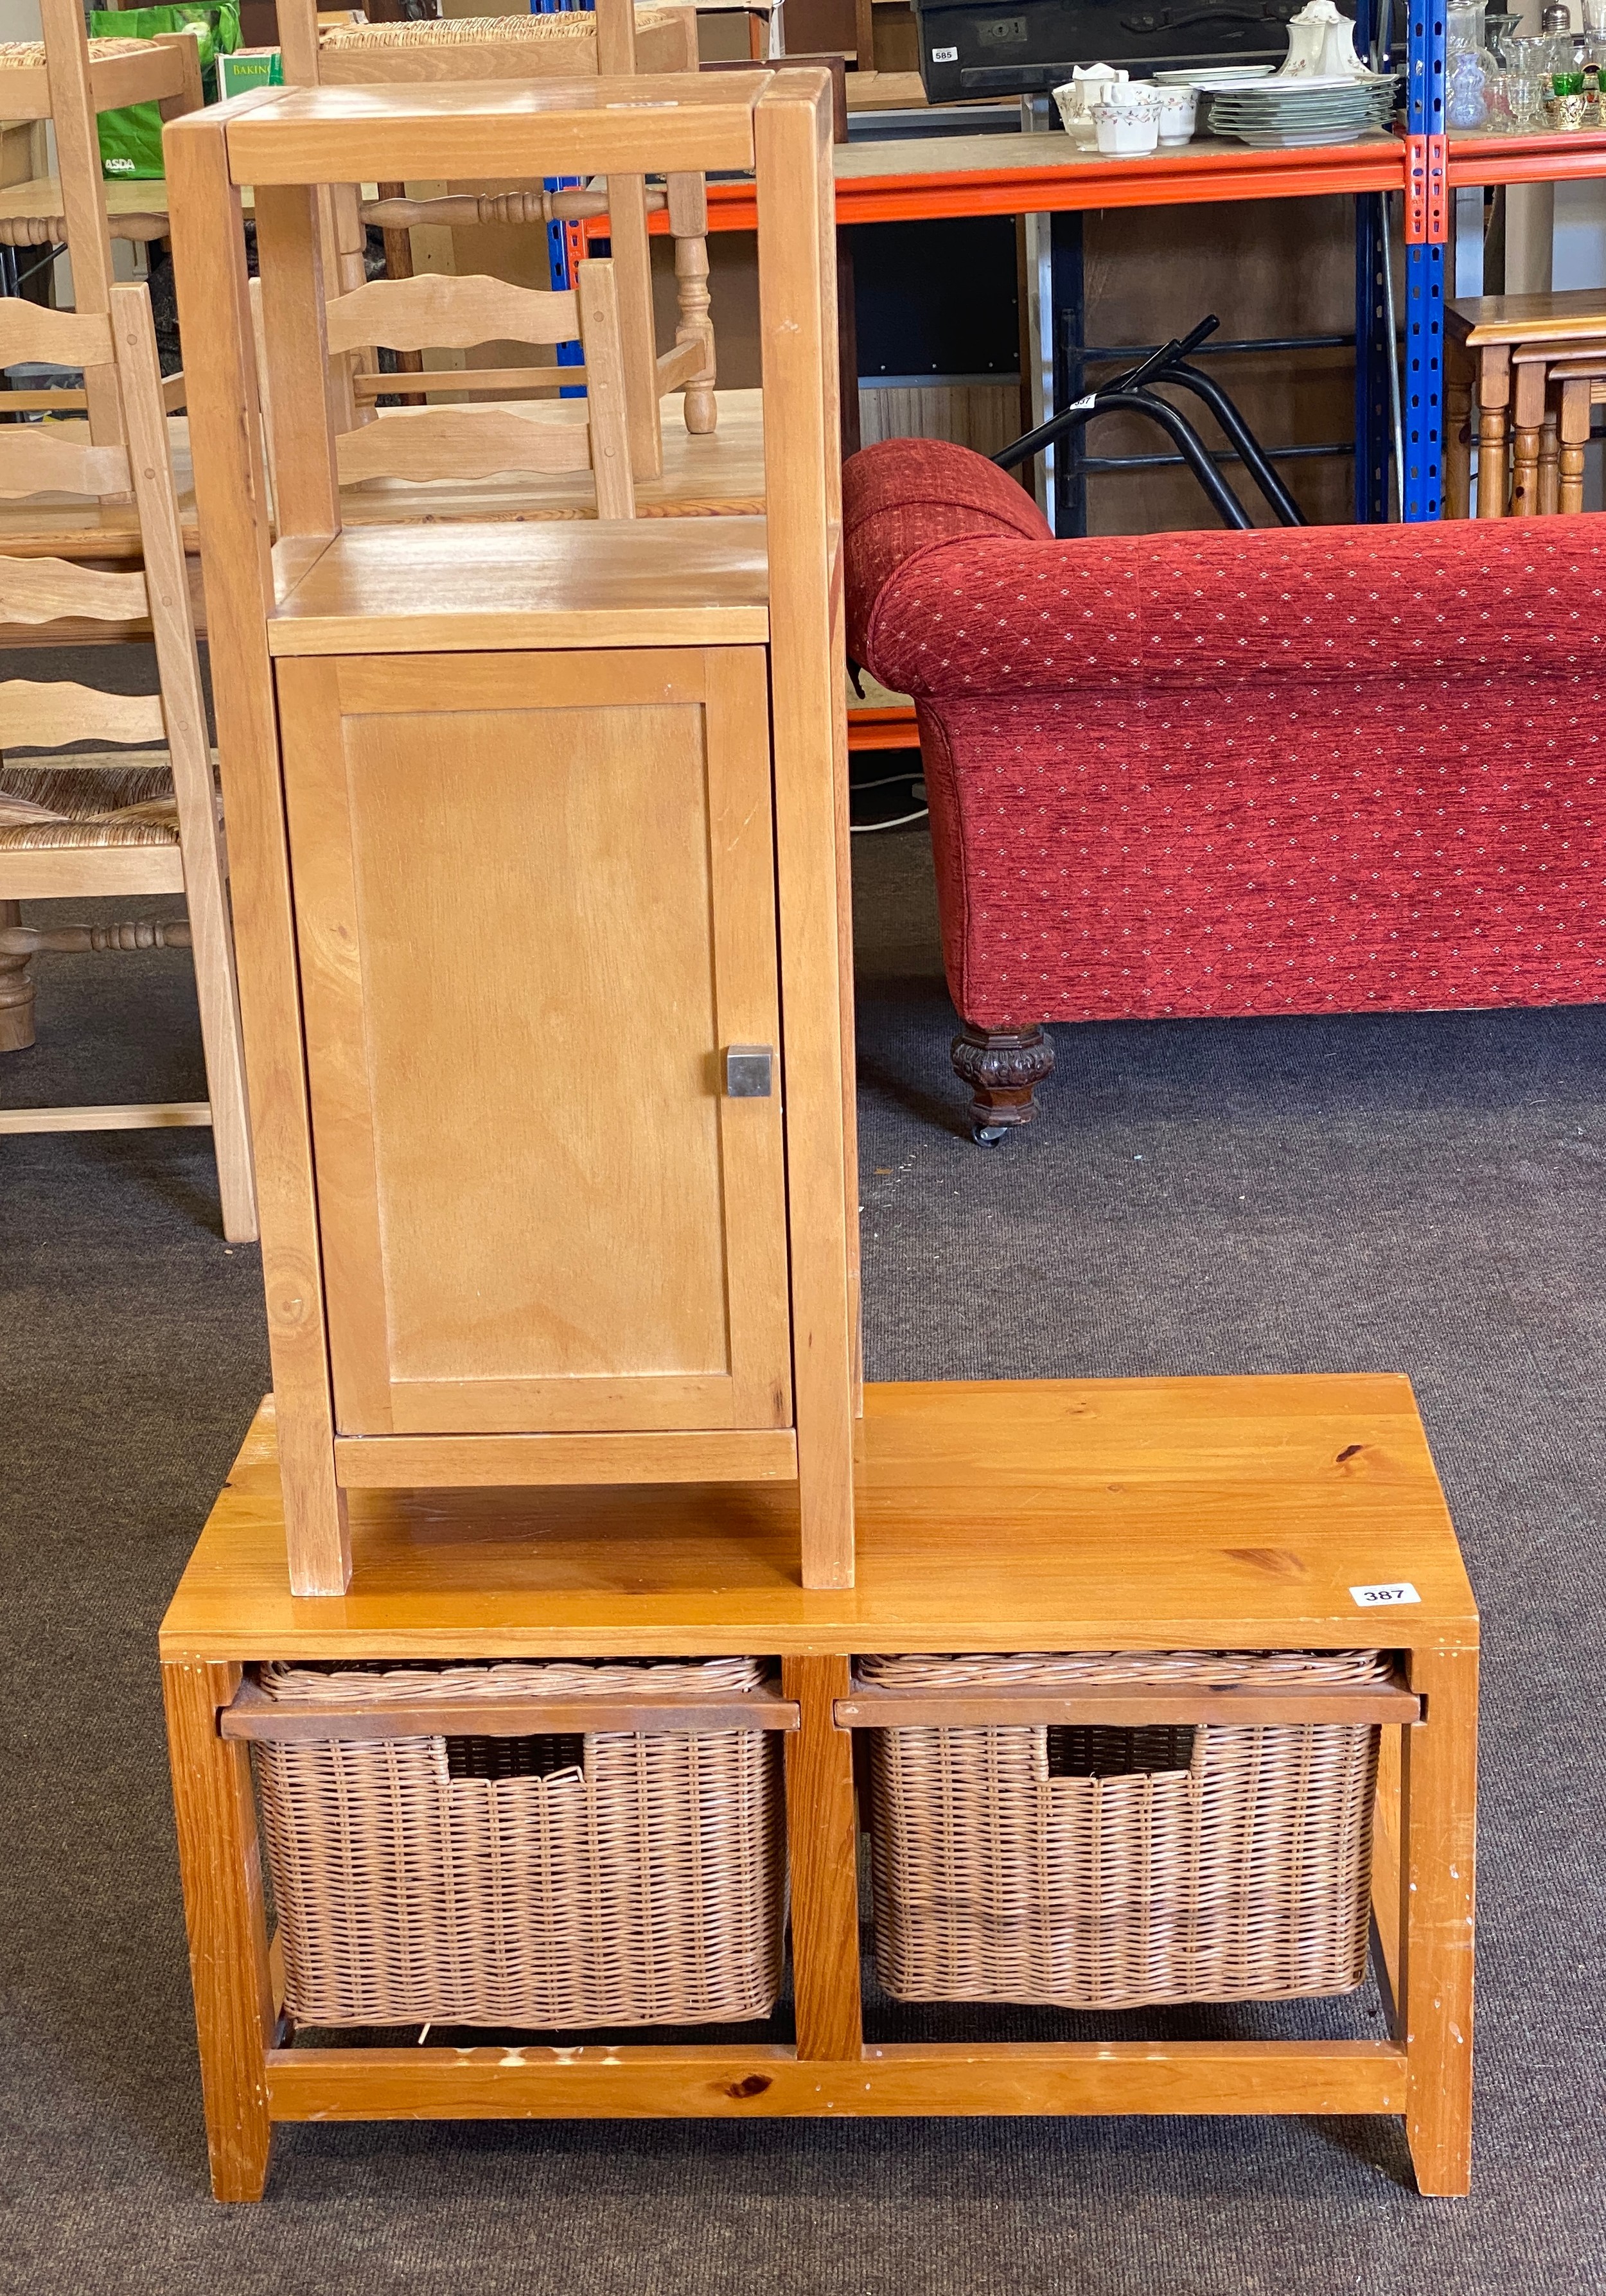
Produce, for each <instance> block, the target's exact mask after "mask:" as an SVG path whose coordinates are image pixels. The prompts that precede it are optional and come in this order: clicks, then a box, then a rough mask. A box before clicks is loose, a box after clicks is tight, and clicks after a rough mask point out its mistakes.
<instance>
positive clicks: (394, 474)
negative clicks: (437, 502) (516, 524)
mask: <svg viewBox="0 0 1606 2296" xmlns="http://www.w3.org/2000/svg"><path fill="white" fill-rule="evenodd" d="M537 412H538V410H535V409H531V410H529V411H528V412H526V411H524V410H523V409H521V408H518V407H514V406H424V407H398V408H396V409H395V410H394V411H393V412H391V413H390V414H382V415H381V416H380V418H379V420H378V422H367V423H365V424H364V425H363V427H362V429H361V430H344V431H342V433H341V435H340V437H339V439H337V440H336V442H335V460H336V463H337V466H338V468H339V471H340V482H341V484H342V486H343V487H346V486H357V485H359V484H360V483H361V481H362V480H365V479H403V480H417V481H419V482H420V483H422V482H423V481H424V480H428V479H494V478H500V477H502V476H503V475H504V474H505V473H513V472H515V471H584V470H589V467H590V463H591V445H590V439H589V433H588V430H587V429H586V427H585V426H584V425H583V424H581V423H572V424H560V423H556V422H539V421H537V420H532V419H531V417H532V416H533V415H534V414H536V413H537Z"/></svg>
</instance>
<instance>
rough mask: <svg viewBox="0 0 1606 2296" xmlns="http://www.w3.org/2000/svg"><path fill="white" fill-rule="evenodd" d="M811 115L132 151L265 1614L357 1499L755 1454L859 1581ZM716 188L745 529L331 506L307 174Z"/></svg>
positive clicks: (502, 121) (542, 118)
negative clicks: (172, 526)
mask: <svg viewBox="0 0 1606 2296" xmlns="http://www.w3.org/2000/svg"><path fill="white" fill-rule="evenodd" d="M828 88H829V83H828V80H827V79H826V78H825V77H824V75H823V74H820V73H818V72H795V73H786V74H781V75H771V74H767V73H762V72H755V73H754V74H751V75H730V76H721V77H720V78H718V79H717V80H711V81H698V80H697V79H696V78H666V79H664V80H663V81H661V82H660V81H652V80H643V79H634V80H630V81H628V82H613V81H597V82H588V83H558V84H556V85H554V86H548V87H543V86H539V85H537V86H522V85H510V84H507V83H503V84H499V85H498V86H494V87H493V86H486V87H482V88H478V87H472V86H452V87H449V88H436V87H432V86H421V87H417V88H410V89H408V88H404V89H396V90H391V89H319V90H304V91H294V92H288V93H282V92H279V91H264V92H260V93H259V94H255V95H252V96H250V97H244V98H241V99H239V100H238V101H237V102H235V103H233V104H229V105H226V106H223V107H221V108H220V109H219V110H218V111H215V112H209V113H207V114H206V115H205V116H204V117H202V118H198V119H194V120H192V121H187V122H185V123H184V125H183V127H181V128H180V129H177V130H176V131H175V133H174V134H173V135H172V136H171V137H170V139H169V183H170V185H171V190H172V200H173V217H174V237H175V243H176V252H177V273H178V282H179V293H180V302H181V311H182V315H183V323H184V326H185V343H186V349H187V350H188V351H189V352H190V357H189V360H188V365H189V369H190V372H191V374H192V399H191V404H192V407H193V409H194V414H193V417H192V423H193V431H194V462H195V481H196V492H197V497H198V504H199V510H200V518H201V533H202V554H203V562H204V568H205V576H206V585H207V595H208V603H209V614H210V628H211V633H212V660H213V664H214V679H215V683H216V685H217V700H218V741H219V750H220V755H221V760H222V770H223V775H224V782H225V793H226V805H227V809H228V816H229V821H230V829H231V842H232V845H233V849H234V850H233V862H234V877H235V889H236V904H237V911H238V914H237V926H238V934H239V942H240V970H241V993H242V1002H243V1006H244V1008H245V1022H246V1041H247V1054H248V1060H249V1065H250V1072H251V1097H252V1104H253V1111H254V1113H255V1120H256V1127H257V1148H258V1158H259V1174H260V1179H261V1189H262V1219H263V1235H264V1255H265V1267H266V1277H267V1288H268V1308H269V1323H270V1333H271V1339H272V1344H273V1352H274V1375H275V1385H276V1393H277V1398H278V1409H279V1415H280V1440H281V1448H282V1455H283V1458H284V1470H285V1483H284V1488H285V1500H286V1507H287V1513H288V1518H289V1551H290V1555H291V1570H292V1584H293V1586H294V1587H295V1589H296V1591H298V1592H301V1593H338V1592H339V1591H341V1590H342V1588H343V1587H344V1586H345V1585H346V1583H347V1580H348V1578H349V1575H350V1570H351V1568H352V1557H351V1554H350V1542H349V1538H348V1535H347V1530H346V1518H345V1504H344V1497H343V1494H344V1492H345V1491H346V1490H347V1489H349V1488H353V1487H369V1488H372V1487H375V1486H390V1487H409V1486H416V1487H424V1488H432V1487H450V1486H462V1485H468V1484H515V1485H517V1484H529V1485H532V1486H533V1485H539V1484H552V1483H575V1482H588V1483H602V1484H608V1483H613V1484H628V1483H654V1482H671V1481H690V1480H696V1481H701V1482H708V1481H717V1480H731V1481H737V1480H775V1479H780V1478H790V1477H795V1478H796V1479H797V1480H798V1483H799V1486H800V1492H799V1497H800V1514H801V1521H802V1526H803V1531H802V1553H801V1556H800V1568H801V1575H802V1578H803V1583H804V1584H806V1585H813V1586H841V1585H846V1584H850V1583H851V1580H852V1446H853V1417H854V1410H855V1386H856V1375H857V1374H856V1323H857V1299H856V1274H855V1246H854V1213H855V1202H856V1175H855V1170H854V1149H853V1137H852V1096H851V1090H850V1088H849V1079H850V1078H851V1070H852V1037H851V1021H850V1019H849V1008H848V1004H847V998H846V994H845V988H844V978H843V970H844V968H843V962H842V949H843V944H844V930H845V928H844V909H845V892H844V887H845V853H844V848H845V843H846V837H845V805H844V789H843V775H844V763H845V742H844V721H843V704H842V695H841V690H840V673H839V671H838V670H837V668H836V654H837V648H836V644H835V642H834V625H835V623H836V615H837V611H838V605H837V597H838V586H839V581H840V571H839V566H838V563H837V558H838V553H837V521H838V480H839V474H838V469H837V460H836V456H837V448H836V438H837V419H836V405H835V389H836V372H835V358H836V332H835V324H834V277H833V271H832V233H831V229H830V176H829V150H830V112H829V97H828ZM731 167H751V168H753V169H754V172H755V175H756V178H757V187H758V203H759V214H760V230H759V242H760V270H761V293H762V330H763V348H764V411H765V422H766V434H767V447H766V479H767V492H768V501H769V506H770V515H769V518H768V521H763V520H756V519H688V520H673V521H570V522H566V523H562V524H542V523H537V522H531V523H519V522H509V523H501V524H498V523H488V524H480V525H473V524H465V525H442V524H433V523H429V524H423V523H421V524H420V525H418V526H416V527H408V528H399V527H390V528H383V529H375V528H366V529H342V520H341V505H340V494H339V488H338V485H337V482H336V479H335V472H334V418H335V416H336V415H337V414H338V405H337V401H336V398H335V394H334V392H333V390H332V389H331V388H330V385H329V374H330V365H329V358H328V354H327V348H326V344H325V339H324V326H323V294H322V282H321V277H320V266H319V255H318V246H319V234H318V231H317V198H318V193H319V189H320V187H322V186H325V185H328V184H351V183H359V182H362V181H374V180H391V181H404V180H412V179H421V178H422V179H438V180H439V179H454V178H460V177H464V176H496V177H498V178H499V179H515V178H520V177H529V178H538V177H540V176H546V175H552V174H565V175H570V174H584V175H586V176H592V175H597V174H607V173H609V172H610V171H614V172H615V173H617V174H618V175H620V176H639V175H641V174H644V173H654V172H660V171H667V170H669V169H671V168H731ZM242 184H251V185H253V186H254V188H255V211H256V217H257V226H258V242H259V257H260V266H261V272H262V279H263V299H264V310H265V313H266V314H267V315H268V322H269V324H268V329H267V381H268V390H267V393H266V398H267V404H268V410H269V415H268V419H269V422H270V424H271V431H272V444H273V450H274V451H273V455H272V467H273V470H274V472H275V476H276V497H277V498H276V503H274V504H271V505H270V504H269V501H268V488H267V484H266V480H265V478H264V469H263V455H262V452H261V446H260V441H259V421H258V398H257V382H256V376H255V373H254V363H253V358H252V347H251V323H250V314H249V307H248V304H247V300H246V286H245V276H244V258H243V242H242V236H241V228H240V198H239V187H240V186H241V185H242ZM239 408H243V409H244V410H245V411H246V420H245V422H244V423H243V424H242V423H241V422H239V420H238V419H237V416H236V415H235V410H236V409H239ZM378 419H379V420H381V421H383V420H385V419H386V417H385V416H384V415H383V414H382V415H381V416H380V417H379V418H378ZM270 518H271V519H272V520H273V521H276V523H274V524H273V525H271V526H270ZM539 1521H540V1511H539V1503H537V1502H533V1501H532V1503H531V1535H532V1536H539ZM357 1567H358V1570H360V1568H361V1558H360V1555H358V1558H357Z"/></svg>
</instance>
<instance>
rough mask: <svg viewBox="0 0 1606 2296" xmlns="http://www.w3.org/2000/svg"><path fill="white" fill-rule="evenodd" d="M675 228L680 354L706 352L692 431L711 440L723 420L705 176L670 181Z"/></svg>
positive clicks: (690, 387)
mask: <svg viewBox="0 0 1606 2296" xmlns="http://www.w3.org/2000/svg"><path fill="white" fill-rule="evenodd" d="M664 180H665V191H666V195H667V199H668V203H669V228H670V234H671V237H672V239H673V240H674V243H675V301H676V305H677V308H678V313H679V316H678V320H677V324H676V327H675V345H676V348H677V349H679V348H680V347H681V346H683V345H685V344H688V343H691V344H696V345H697V346H698V347H699V348H701V350H702V353H703V357H702V360H701V362H700V364H699V365H698V366H697V367H696V371H695V372H694V373H692V374H691V375H690V376H689V377H688V380H687V383H686V396H685V399H684V401H683V406H684V412H685V415H686V427H687V429H688V430H689V431H690V432H691V434H692V437H693V438H694V439H704V438H706V437H707V435H708V433H709V432H710V431H711V430H713V428H714V426H715V424H716V423H717V422H718V420H719V409H718V406H717V404H716V401H715V399H714V395H713V392H714V381H715V376H716V368H715V364H714V348H713V325H712V321H711V320H710V318H709V316H708V314H709V294H708V238H707V233H708V185H707V179H706V177H704V176H691V175H685V176H682V175H672V176H666V178H665V179H664Z"/></svg>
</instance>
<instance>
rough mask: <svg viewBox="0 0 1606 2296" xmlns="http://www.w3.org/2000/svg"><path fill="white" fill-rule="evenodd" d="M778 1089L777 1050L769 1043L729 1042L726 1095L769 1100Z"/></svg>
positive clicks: (726, 1051) (733, 1098) (734, 1098)
mask: <svg viewBox="0 0 1606 2296" xmlns="http://www.w3.org/2000/svg"><path fill="white" fill-rule="evenodd" d="M774 1090H775V1054H774V1050H773V1048H772V1047H771V1046H769V1045H727V1046H726V1047H725V1096H726V1098H727V1099H728V1100H768V1099H769V1098H770V1095H771V1093H772V1092H773V1091H774Z"/></svg>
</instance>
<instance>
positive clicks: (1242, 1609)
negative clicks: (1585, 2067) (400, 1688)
mask: <svg viewBox="0 0 1606 2296" xmlns="http://www.w3.org/2000/svg"><path fill="white" fill-rule="evenodd" d="M862 1455H863V1456H862V1460H861V1468H860V1476H859V1497H858V1517H857V1538H858V1583H857V1585H856V1586H855V1587H851V1588H848V1589H845V1590H841V1591H833V1592H827V1591H812V1592H811V1591H807V1590H805V1589H804V1588H803V1587H800V1586H799V1584H798V1580H797V1530H796V1495H795V1486H794V1485H791V1484H788V1483H773V1482H772V1483H767V1484H739V1485H738V1484H730V1483H721V1484H716V1485H696V1484H682V1485H675V1486H657V1487H652V1488H618V1487H614V1488H581V1489H575V1488H542V1489H533V1490H531V1489H523V1490H504V1489H489V1490H483V1489H482V1490H457V1491H433V1492H397V1491H378V1490H352V1491H351V1492H350V1495H349V1496H350V1507H351V1533H352V1549H353V1558H354V1570H353V1576H352V1581H351V1587H350V1590H349V1591H348V1592H347V1593H346V1594H345V1595H335V1596H318V1597H293V1596H292V1595H291V1594H290V1591H289V1581H288V1579H287V1576H286V1570H285V1561H284V1526H283V1521H282V1516H281V1512H280V1503H279V1497H278V1468H277V1458H276V1447H275V1424H274V1415H273V1406H272V1400H271V1398H269V1399H268V1401H267V1402H266V1403H265V1404H264V1405H263V1406H262V1408H261V1410H260V1411H259V1414H258V1415H257V1417H256V1420H255V1421H254V1423H253V1424H252V1426H251V1431H250V1434H249V1435H248V1436H247V1438H246V1440H245V1444H244V1447H243V1450H242V1451H241V1453H240V1456H239V1458H238V1460H237V1461H236V1463H235V1469H234V1472H233V1473H232V1475H231V1477H230V1479H229V1481H228V1484H227V1486H226V1488H225V1489H224V1492H223V1494H222V1496H221V1497H220V1498H219V1499H218V1504H217V1505H216V1507H215V1508H214V1510H213V1512H212V1515H211V1518H210V1521H209V1522H208V1524H207V1526H206V1529H205V1530H204V1532H203V1533H202V1538H201V1540H200V1543H199V1545H198V1546H196V1548H195V1550H194V1554H193V1555H192V1556H191V1559H190V1562H189V1564H188V1567H187V1568H186V1570H185V1574H184V1577H183V1579H182V1581H181V1583H180V1586H179V1587H178V1591H177V1595H175V1597H174V1600H173V1603H172V1607H171V1609H170V1610H169V1612H168V1616H167V1619H166V1620H165V1621H164V1623H163V1626H162V1629H161V1652H162V1656H163V1657H164V1658H168V1659H171V1658H184V1657H194V1658H204V1659H266V1658H270V1657H274V1658H292V1657H308V1658H312V1657H325V1658H331V1657H339V1656H346V1657H365V1656H366V1657H380V1656H390V1657H401V1658H405V1657H425V1656H438V1657H483V1658H490V1657H519V1656H532V1657H545V1656H559V1655H592V1656H605V1655H609V1654H614V1655H630V1656H643V1657H645V1656H650V1655H655V1654H669V1653H674V1652H680V1653H699V1654H704V1655H709V1656H713V1655H718V1654H720V1653H721V1652H755V1653H765V1654H771V1653H772V1654H782V1655H784V1654H791V1653H808V1652H857V1651H877V1650H893V1651H898V1650H908V1651H919V1650H927V1651H1028V1650H1055V1649H1060V1650H1075V1649H1089V1650H1099V1649H1121V1648H1142V1647H1148V1648H1156V1649H1186V1648H1206V1649H1215V1648H1221V1649H1225V1648H1234V1647H1236V1648H1243V1649H1268V1650H1270V1649H1299V1648H1303V1647H1307V1646H1308V1647H1311V1648H1322V1647H1325V1648H1330V1649H1332V1648H1338V1649H1344V1648H1351V1647H1389V1648H1394V1647H1406V1646H1409V1647H1411V1648H1415V1649H1421V1648H1426V1647H1439V1648H1445V1649H1470V1648H1471V1647H1474V1646H1475V1645H1476V1643H1477V1639H1478V1613H1477V1608H1476V1605H1475V1603H1474V1601H1473V1597H1472V1592H1471V1588H1470V1586H1469V1584H1468V1580H1467V1576H1466V1572H1465V1570H1464V1568H1463V1566H1462V1559H1461V1555H1460V1552H1459V1550H1458V1548H1457V1546H1456V1542H1455V1536H1454V1531H1453V1529H1452V1528H1451V1524H1450V1518H1449V1513H1448V1511H1447V1509H1446V1507H1445V1500H1444V1497H1443V1494H1442V1492H1441V1491H1440V1488H1439V1485H1438V1480H1437V1475H1436V1473H1435V1472H1434V1467H1433V1462H1432V1460H1431V1458H1430V1456H1429V1451H1428V1445H1427V1440H1426V1438H1425V1436H1424V1434H1423V1431H1422V1427H1421V1420H1420V1418H1419V1417H1418V1415H1417V1410H1416V1406H1415V1402H1414V1399H1413V1398H1412V1392H1411V1387H1410V1383H1409V1382H1408V1381H1407V1380H1405V1379H1404V1378H1403V1377H1400V1376H1398V1375H1394V1374H1333V1375H1327V1374H1322V1375H1310V1376H1278V1377H1266V1378H1234V1379H1136V1380H1113V1379H1112V1380H1042V1381H1029V1382H1028V1381H1021V1382H1014V1381H977V1382H935V1383H931V1384H922V1385H916V1384H906V1385H886V1386H869V1387H867V1389H866V1390H865V1418H864V1429H863V1440H862ZM1401 1581H1408V1582H1409V1583H1410V1584H1411V1585H1412V1587H1414V1588H1415V1590H1416V1592H1417V1594H1418V1595H1419V1596H1420V1598H1421V1599H1420V1601H1419V1602H1418V1603H1414V1604H1410V1605H1401V1606H1399V1607H1397V1608H1394V1607H1391V1608H1388V1609H1383V1610H1376V1609H1370V1610H1369V1609H1366V1608H1363V1607H1362V1606H1361V1605H1359V1604H1357V1603H1356V1601H1355V1597H1354V1595H1352V1593H1351V1591H1350V1590H1351V1588H1352V1587H1375V1586H1379V1585H1391V1584H1395V1583H1397V1582H1401Z"/></svg>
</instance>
